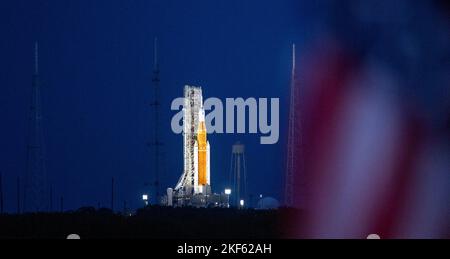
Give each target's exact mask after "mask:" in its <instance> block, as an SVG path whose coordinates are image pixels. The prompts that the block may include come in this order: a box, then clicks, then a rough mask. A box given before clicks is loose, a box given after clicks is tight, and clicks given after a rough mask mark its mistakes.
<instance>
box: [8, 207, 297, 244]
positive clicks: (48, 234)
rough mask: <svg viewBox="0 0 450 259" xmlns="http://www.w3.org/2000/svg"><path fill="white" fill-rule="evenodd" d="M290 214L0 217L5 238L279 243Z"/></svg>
mask: <svg viewBox="0 0 450 259" xmlns="http://www.w3.org/2000/svg"><path fill="white" fill-rule="evenodd" d="M292 213H297V212H294V211H292V210H289V209H279V210H273V211H258V210H235V209H193V208H164V207H149V208H146V209H143V210H139V211H138V212H137V213H136V214H135V215H132V216H129V215H128V216H125V215H120V214H113V213H112V212H111V211H109V210H107V209H100V210H95V209H94V208H82V209H79V210H77V211H76V212H67V213H41V214H23V215H0V238H66V237H67V235H69V234H72V233H76V234H78V235H80V236H81V238H170V239H172V238H174V239H185V238H195V239H201V238H225V239H226V238H233V239H236V238H242V239H252V238H264V239H265V238H280V237H283V236H285V232H286V231H287V230H286V228H284V227H283V226H284V225H285V224H283V222H284V220H285V219H286V217H287V215H291V214H292Z"/></svg>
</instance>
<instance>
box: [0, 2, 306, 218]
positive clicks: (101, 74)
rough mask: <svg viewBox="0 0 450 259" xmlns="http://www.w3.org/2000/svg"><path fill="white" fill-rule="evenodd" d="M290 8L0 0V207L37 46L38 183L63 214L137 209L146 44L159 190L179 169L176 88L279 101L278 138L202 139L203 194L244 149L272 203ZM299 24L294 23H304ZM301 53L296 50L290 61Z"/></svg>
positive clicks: (293, 18)
mask: <svg viewBox="0 0 450 259" xmlns="http://www.w3.org/2000/svg"><path fill="white" fill-rule="evenodd" d="M295 2H297V1H294V0H292V1H266V0H264V1H240V0H231V1H230V0H227V1H224V0H221V1H208V0H195V1H175V0H169V1H144V0H141V1H119V0H114V1H111V0H102V1H100V0H95V1H90V0H89V1H88V0H82V1H80V0H76V1H69V0H66V1H59V0H52V1H24V0H17V1H2V3H1V4H0V5H1V7H0V34H1V38H2V40H1V41H0V57H1V58H0V71H1V72H0V86H1V88H0V118H1V122H0V171H1V172H3V176H4V186H5V193H4V195H5V202H6V204H5V207H6V210H8V211H15V208H16V205H15V204H16V203H15V199H16V195H15V179H16V177H17V176H18V175H20V176H23V175H24V172H25V161H26V135H27V134H26V132H27V122H28V119H27V118H28V117H27V115H28V107H29V100H30V94H31V80H32V71H33V44H34V41H36V40H37V41H38V42H39V45H40V75H41V82H42V98H43V107H42V108H43V114H44V130H45V136H46V137H45V141H46V158H47V167H48V170H47V171H48V178H49V180H50V182H51V183H52V185H53V186H54V196H55V199H56V197H60V196H64V199H65V207H66V208H67V209H75V208H78V207H80V206H86V205H92V206H97V204H98V203H100V204H101V205H102V206H109V204H110V179H111V177H112V176H114V177H115V178H116V182H117V200H116V207H121V206H122V202H123V201H124V200H127V202H128V204H131V206H132V207H134V208H135V207H137V206H139V205H140V195H141V194H142V193H143V192H144V191H145V187H144V182H148V181H151V180H152V178H153V174H152V164H151V163H152V152H151V150H150V149H149V148H148V147H147V146H146V142H148V141H150V139H151V136H152V126H154V125H153V124H152V113H151V109H150V107H149V103H150V102H151V99H152V85H151V76H152V73H151V72H152V71H151V70H152V62H153V53H152V52H153V39H154V38H155V37H158V39H159V43H160V46H159V49H160V68H161V88H162V93H161V94H162V103H163V105H162V118H163V119H162V123H161V125H160V127H161V131H162V133H163V136H162V138H163V141H164V142H165V146H164V149H163V151H164V154H165V155H164V161H163V163H164V167H163V175H162V177H161V186H162V187H163V188H162V189H165V188H166V187H168V186H171V187H173V186H174V185H175V184H176V181H177V180H178V177H179V175H180V174H181V172H182V168H183V161H182V137H181V135H175V134H173V133H172V131H171V128H170V119H171V117H172V115H173V114H174V112H172V111H170V102H171V101H172V99H173V98H176V97H180V96H181V95H182V93H183V87H184V85H185V84H191V85H198V86H202V87H203V92H204V98H208V97H218V98H220V99H222V100H224V99H225V98H227V97H244V98H247V97H256V98H258V97H269V98H270V97H273V98H280V104H281V105H280V106H281V110H280V115H281V122H280V140H279V142H278V144H276V145H260V144H259V134H258V135H255V134H245V135H242V134H240V135H238V134H219V135H210V136H209V140H210V143H211V163H212V165H211V167H212V171H211V177H212V184H213V189H214V190H215V191H217V192H220V191H222V190H223V188H224V187H225V185H226V180H227V178H228V172H229V166H230V165H229V164H230V155H231V145H232V144H233V143H234V142H235V141H238V140H240V141H241V142H243V143H244V144H246V146H247V150H246V153H247V164H248V174H249V175H248V184H249V192H250V193H254V194H259V193H262V194H264V195H270V196H275V197H277V198H280V194H281V192H280V190H281V186H282V173H283V168H284V162H283V161H284V160H283V157H284V153H285V141H286V139H285V132H286V114H287V102H286V98H287V94H288V91H289V77H290V69H291V68H290V65H291V63H290V62H291V60H290V51H291V44H292V43H293V42H301V41H302V39H301V38H299V36H301V35H304V34H303V33H301V30H302V27H300V22H299V17H298V13H296V12H297V11H298V7H297V6H296V3H295ZM303 29H304V28H303ZM299 56H300V55H299Z"/></svg>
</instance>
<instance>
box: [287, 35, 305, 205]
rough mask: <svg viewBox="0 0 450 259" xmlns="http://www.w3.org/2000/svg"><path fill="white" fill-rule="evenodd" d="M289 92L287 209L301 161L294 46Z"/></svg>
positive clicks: (292, 196)
mask: <svg viewBox="0 0 450 259" xmlns="http://www.w3.org/2000/svg"><path fill="white" fill-rule="evenodd" d="M290 88H291V90H290V91H291V92H290V100H289V129H288V141H287V159H286V175H285V184H284V203H285V206H287V207H293V206H294V205H295V204H294V192H295V190H294V182H295V175H296V172H297V171H298V168H295V164H296V161H297V160H298V159H302V157H301V154H300V152H299V145H300V146H301V142H302V140H301V132H300V130H301V129H300V126H301V125H300V121H297V119H299V116H298V108H299V105H298V100H297V98H298V94H299V90H298V87H297V85H296V76H295V44H293V45H292V72H291V86H290Z"/></svg>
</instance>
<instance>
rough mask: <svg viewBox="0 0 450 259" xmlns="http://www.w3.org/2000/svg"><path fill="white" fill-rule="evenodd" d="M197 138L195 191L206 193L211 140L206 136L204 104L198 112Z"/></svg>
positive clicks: (208, 184) (195, 149)
mask: <svg viewBox="0 0 450 259" xmlns="http://www.w3.org/2000/svg"><path fill="white" fill-rule="evenodd" d="M198 117H199V119H198V129H197V140H196V141H195V146H194V164H195V172H196V174H195V179H194V182H195V185H194V190H195V193H205V192H206V190H207V187H208V186H210V178H209V142H208V139H207V138H206V135H207V132H206V125H205V110H204V109H203V106H202V107H201V108H200V110H199V114H198Z"/></svg>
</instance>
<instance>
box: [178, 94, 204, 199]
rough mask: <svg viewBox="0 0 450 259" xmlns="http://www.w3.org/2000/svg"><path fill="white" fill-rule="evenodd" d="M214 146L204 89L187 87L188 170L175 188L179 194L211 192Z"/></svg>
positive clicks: (185, 135) (185, 146) (185, 133)
mask: <svg viewBox="0 0 450 259" xmlns="http://www.w3.org/2000/svg"><path fill="white" fill-rule="evenodd" d="M209 154H210V146H209V142H208V139H207V129H206V124H205V110H204V108H203V96H202V89H201V88H200V87H195V86H185V88H184V105H183V158H184V170H183V174H182V175H181V177H180V179H179V180H178V183H177V185H176V187H175V191H176V192H177V193H178V194H179V195H193V194H205V195H207V194H210V193H211V182H210V160H209Z"/></svg>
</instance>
